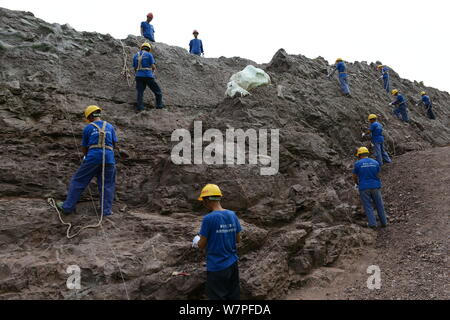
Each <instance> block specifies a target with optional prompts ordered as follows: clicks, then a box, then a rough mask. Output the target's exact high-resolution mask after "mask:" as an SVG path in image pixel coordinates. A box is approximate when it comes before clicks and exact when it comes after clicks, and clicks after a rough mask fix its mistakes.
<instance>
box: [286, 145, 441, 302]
mask: <svg viewBox="0 0 450 320" xmlns="http://www.w3.org/2000/svg"><path fill="white" fill-rule="evenodd" d="M383 183H384V190H383V194H384V199H385V203H386V207H387V213H388V214H389V217H390V221H391V224H390V225H389V227H388V228H387V229H385V230H380V231H378V232H377V237H376V242H375V245H374V246H373V247H367V248H364V249H363V250H361V251H360V253H361V255H360V256H358V257H357V258H355V257H349V258H348V259H346V260H344V259H343V260H342V261H340V263H339V264H338V265H339V268H338V271H337V272H336V271H335V272H334V273H332V272H328V274H332V275H335V277H330V281H329V282H322V283H319V284H318V285H317V282H316V286H314V285H310V286H308V287H305V288H303V289H302V290H298V291H295V292H291V294H290V295H288V296H287V298H288V299H394V300H395V299H441V300H448V299H450V282H449V276H450V274H449V270H450V263H449V259H448V257H449V235H450V225H449V221H450V219H449V218H450V189H449V187H448V186H449V185H450V147H446V148H436V149H432V150H427V151H421V152H411V153H408V154H405V155H402V156H400V157H398V158H396V159H395V163H394V164H392V165H390V166H388V167H387V168H386V169H385V170H384V172H383ZM370 265H378V266H379V267H380V270H381V281H382V282H381V289H380V290H369V289H368V288H367V285H366V281H367V278H368V277H369V274H367V273H366V270H367V267H369V266H370ZM326 271H327V270H323V271H322V272H324V273H326Z"/></svg>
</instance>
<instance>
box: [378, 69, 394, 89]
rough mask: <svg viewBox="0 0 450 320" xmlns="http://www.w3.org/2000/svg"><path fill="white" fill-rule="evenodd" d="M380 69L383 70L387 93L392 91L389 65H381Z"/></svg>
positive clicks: (384, 86) (382, 74)
mask: <svg viewBox="0 0 450 320" xmlns="http://www.w3.org/2000/svg"><path fill="white" fill-rule="evenodd" d="M377 68H378V70H381V78H383V88H384V90H386V92H387V93H389V92H391V88H390V84H389V80H390V79H389V68H388V67H387V66H383V65H379V66H378V67H377Z"/></svg>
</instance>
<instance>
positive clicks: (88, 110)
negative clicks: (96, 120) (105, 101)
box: [84, 106, 102, 119]
mask: <svg viewBox="0 0 450 320" xmlns="http://www.w3.org/2000/svg"><path fill="white" fill-rule="evenodd" d="M98 110H100V111H101V110H102V109H100V108H99V107H97V106H89V107H87V108H86V110H84V117H85V118H86V119H87V118H89V116H90V115H91V114H92V113H93V112H95V111H98Z"/></svg>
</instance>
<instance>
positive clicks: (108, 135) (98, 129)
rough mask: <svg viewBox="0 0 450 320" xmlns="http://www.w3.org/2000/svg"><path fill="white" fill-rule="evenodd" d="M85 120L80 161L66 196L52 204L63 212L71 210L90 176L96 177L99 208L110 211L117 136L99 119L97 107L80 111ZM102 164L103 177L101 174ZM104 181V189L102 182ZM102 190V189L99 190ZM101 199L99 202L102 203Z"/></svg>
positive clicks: (113, 189)
mask: <svg viewBox="0 0 450 320" xmlns="http://www.w3.org/2000/svg"><path fill="white" fill-rule="evenodd" d="M84 115H85V118H86V121H87V122H89V125H87V126H86V127H85V128H84V130H83V138H82V144H81V146H82V151H83V154H84V158H83V162H82V163H81V165H80V167H79V168H78V170H77V171H76V172H75V174H74V176H73V177H72V180H71V182H70V185H69V190H68V193H67V198H66V200H65V201H64V202H57V203H56V205H57V207H58V209H60V210H61V211H62V212H63V213H65V214H70V213H73V212H75V209H76V204H77V202H78V201H79V200H80V197H81V195H82V193H83V191H84V190H85V189H86V187H87V186H88V185H89V183H90V181H91V180H92V178H93V177H97V184H98V191H99V194H100V208H103V212H102V214H103V216H109V215H111V214H112V211H111V210H112V204H113V200H114V193H115V187H116V181H115V180H116V166H115V163H116V162H115V159H114V148H115V147H116V144H117V141H118V140H117V137H116V132H115V130H114V127H113V126H112V125H111V124H109V123H107V122H106V121H104V120H102V119H101V118H100V116H101V109H100V108H99V107H98V106H94V105H92V106H89V107H87V108H86V110H85V111H84ZM103 166H104V176H103V174H102V172H103ZM103 180H104V188H103V185H102V181H103ZM102 191H103V192H102ZM102 199H103V204H102Z"/></svg>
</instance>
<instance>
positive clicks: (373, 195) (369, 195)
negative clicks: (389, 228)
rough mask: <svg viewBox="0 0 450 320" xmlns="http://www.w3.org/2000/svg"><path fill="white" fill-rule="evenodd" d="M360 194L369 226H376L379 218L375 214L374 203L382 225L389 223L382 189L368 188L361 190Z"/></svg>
mask: <svg viewBox="0 0 450 320" xmlns="http://www.w3.org/2000/svg"><path fill="white" fill-rule="evenodd" d="M359 196H360V198H361V202H362V204H363V207H364V211H365V212H366V216H367V220H368V222H369V227H376V226H377V220H376V219H375V216H374V214H373V205H375V208H376V209H377V212H378V218H379V219H380V223H381V225H384V226H385V225H387V220H386V215H385V213H384V204H383V198H382V196H381V189H366V190H360V191H359Z"/></svg>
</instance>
